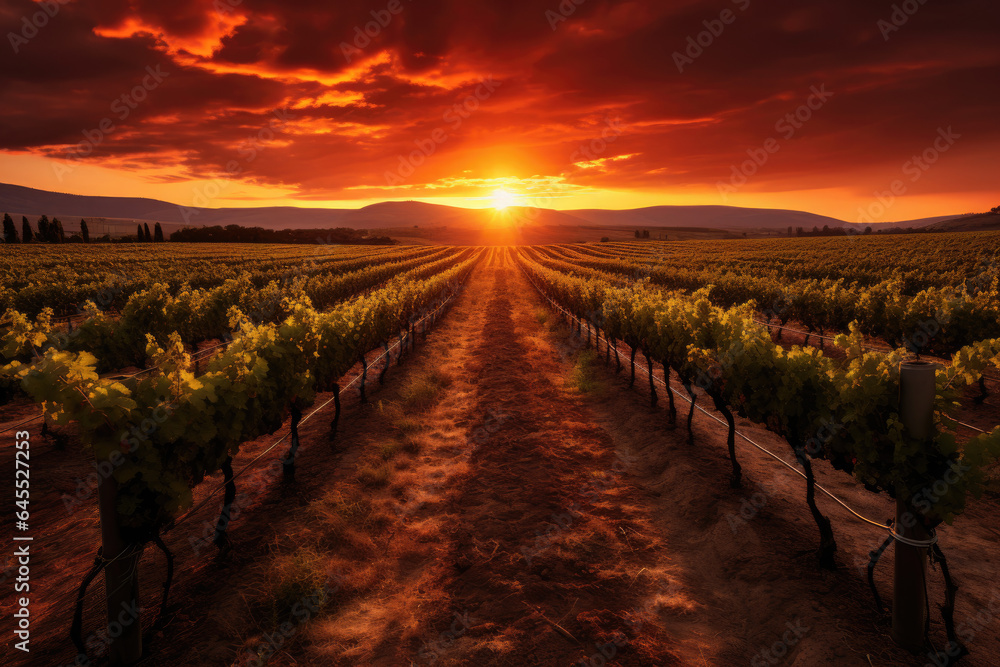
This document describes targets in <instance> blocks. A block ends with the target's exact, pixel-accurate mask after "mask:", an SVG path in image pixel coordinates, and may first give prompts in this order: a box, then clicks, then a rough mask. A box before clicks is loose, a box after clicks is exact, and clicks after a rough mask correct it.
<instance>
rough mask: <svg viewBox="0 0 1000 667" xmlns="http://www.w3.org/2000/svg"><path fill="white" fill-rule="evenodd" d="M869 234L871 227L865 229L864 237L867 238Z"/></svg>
mask: <svg viewBox="0 0 1000 667" xmlns="http://www.w3.org/2000/svg"><path fill="white" fill-rule="evenodd" d="M871 233H872V228H871V225H869V226H867V227H865V236H868V235H870V234H871Z"/></svg>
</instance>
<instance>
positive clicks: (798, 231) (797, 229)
mask: <svg viewBox="0 0 1000 667" xmlns="http://www.w3.org/2000/svg"><path fill="white" fill-rule="evenodd" d="M803 233H804V232H803V229H802V228H801V227H796V228H795V235H796V236H802V234H803Z"/></svg>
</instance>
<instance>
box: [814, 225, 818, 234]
mask: <svg viewBox="0 0 1000 667" xmlns="http://www.w3.org/2000/svg"><path fill="white" fill-rule="evenodd" d="M813 234H819V227H817V226H816V225H813Z"/></svg>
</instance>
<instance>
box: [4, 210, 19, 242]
mask: <svg viewBox="0 0 1000 667" xmlns="http://www.w3.org/2000/svg"><path fill="white" fill-rule="evenodd" d="M3 241H4V243H17V241H18V239H17V228H16V227H15V226H14V218H12V217H10V214H9V213H4V214H3Z"/></svg>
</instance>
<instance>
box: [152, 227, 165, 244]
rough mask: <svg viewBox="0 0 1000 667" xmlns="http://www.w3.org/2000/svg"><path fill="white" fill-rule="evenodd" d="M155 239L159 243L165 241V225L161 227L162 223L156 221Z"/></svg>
mask: <svg viewBox="0 0 1000 667" xmlns="http://www.w3.org/2000/svg"><path fill="white" fill-rule="evenodd" d="M153 240H154V241H156V242H157V243H163V227H160V223H156V225H155V227H154V228H153Z"/></svg>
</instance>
